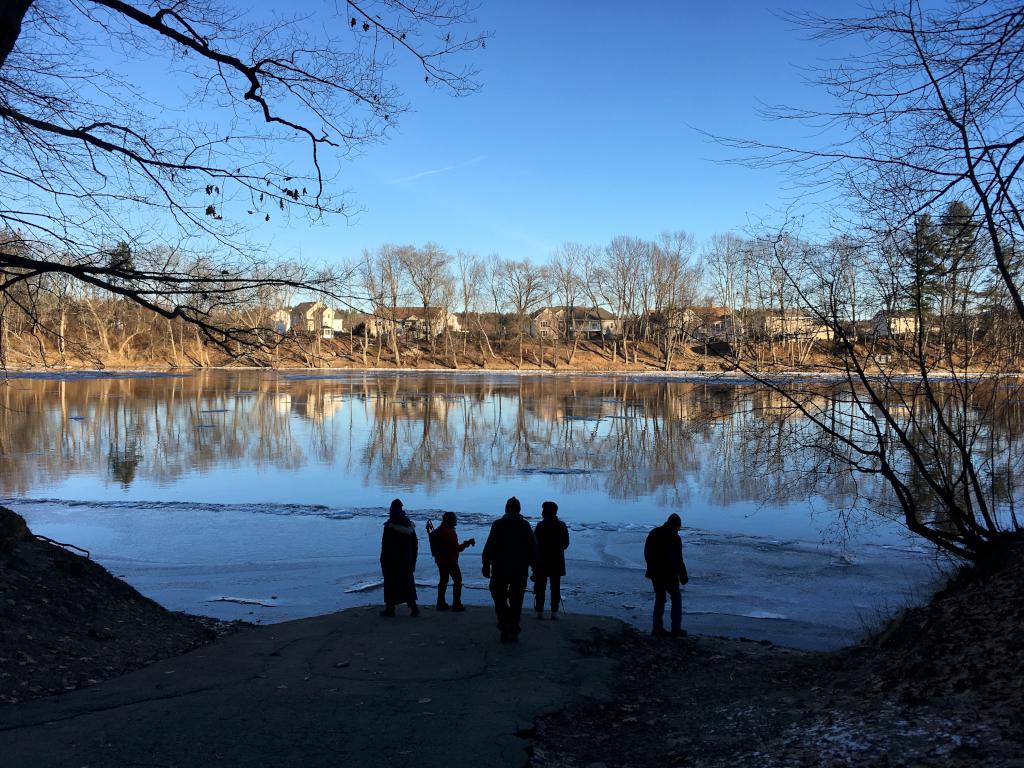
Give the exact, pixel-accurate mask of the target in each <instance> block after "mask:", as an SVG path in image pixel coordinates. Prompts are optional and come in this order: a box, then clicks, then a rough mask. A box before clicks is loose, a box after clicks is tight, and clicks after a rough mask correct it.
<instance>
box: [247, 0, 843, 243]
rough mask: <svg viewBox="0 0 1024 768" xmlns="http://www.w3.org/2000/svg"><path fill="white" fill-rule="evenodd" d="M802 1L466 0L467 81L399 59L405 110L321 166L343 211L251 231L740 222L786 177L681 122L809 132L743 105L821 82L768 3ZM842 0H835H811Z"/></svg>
mask: <svg viewBox="0 0 1024 768" xmlns="http://www.w3.org/2000/svg"><path fill="white" fill-rule="evenodd" d="M257 2H258V4H266V6H265V9H270V8H272V7H276V6H271V5H269V3H270V0H257ZM313 5H315V3H313ZM634 6H635V7H634ZM815 7H817V8H818V10H821V8H820V6H818V4H817V3H815V2H814V1H813V0H782V2H780V3H775V4H773V5H771V6H767V5H763V4H761V3H758V2H754V1H753V0H731V1H729V2H722V3H708V2H688V1H686V0H675V1H673V2H669V0H664V1H662V2H645V3H637V4H633V5H624V4H622V3H612V2H606V1H605V0H591V1H589V2H583V1H582V0H576V1H573V2H568V1H562V2H555V1H554V0H547V1H544V2H541V0H516V2H511V0H509V1H507V2H505V1H501V0H483V2H482V3H481V7H480V8H479V12H478V14H477V16H478V19H479V26H480V27H481V28H482V29H486V30H489V31H491V32H492V33H493V37H492V38H491V39H490V40H489V41H488V44H487V47H486V49H485V50H483V51H478V52H477V53H476V54H473V56H474V58H473V62H474V63H475V64H476V65H477V66H479V68H480V69H481V76H480V80H481V82H482V89H481V90H480V92H478V93H476V94H474V95H472V96H469V97H465V98H452V97H450V96H447V95H445V94H444V93H441V92H439V91H436V90H433V89H432V88H429V87H427V86H426V85H424V83H423V78H422V72H419V71H418V70H416V71H413V70H412V69H411V68H403V72H402V77H400V79H399V81H398V82H399V85H400V87H401V88H402V90H403V92H404V94H405V97H406V99H407V100H408V101H409V102H410V103H411V105H412V108H413V110H414V111H413V112H412V113H410V114H406V115H404V116H403V117H402V119H401V122H400V125H399V127H398V129H397V130H396V131H394V132H393V133H392V134H390V137H389V138H388V139H387V140H386V141H385V142H383V143H382V144H379V145H375V146H372V147H370V148H369V149H368V150H366V151H364V152H363V153H362V154H361V155H360V156H357V157H355V158H353V159H351V160H346V161H345V162H344V164H343V166H342V172H341V175H340V177H339V178H337V179H336V180H335V184H336V185H337V186H338V187H339V188H343V189H348V190H351V196H350V198H349V202H350V204H352V205H354V206H355V207H356V208H357V209H359V213H358V214H357V215H356V216H355V217H353V218H352V219H351V220H350V221H349V222H348V223H346V221H345V220H344V219H342V218H333V219H330V220H328V221H327V222H326V223H325V224H322V225H318V226H316V225H310V224H309V223H308V222H307V221H306V220H305V219H303V218H302V217H295V218H293V219H292V220H291V222H290V224H289V225H288V226H283V225H282V224H283V221H282V220H275V221H273V222H272V223H271V224H270V225H269V226H266V227H264V226H262V225H260V226H256V227H255V228H254V231H253V233H252V234H253V236H254V237H255V238H256V239H258V240H263V241H264V242H266V243H267V245H268V247H269V250H270V251H271V252H272V253H275V254H278V255H284V256H301V257H304V258H307V259H311V260H315V261H321V260H323V261H333V260H335V259H345V258H351V257H355V256H357V255H358V254H359V253H361V252H362V250H363V249H364V248H373V247H376V246H378V245H380V244H382V243H387V242H391V243H403V244H404V243H411V244H417V245H419V244H423V243H425V242H427V241H433V242H436V243H438V244H439V245H441V246H442V247H444V248H446V249H448V250H450V251H455V250H457V249H463V250H467V251H472V252H476V253H479V254H481V255H487V254H489V253H498V254H500V255H501V256H503V257H507V258H530V259H532V260H534V261H543V260H546V259H547V258H548V257H549V256H550V255H551V253H552V252H553V251H554V250H555V249H556V248H557V247H558V246H559V244H561V243H562V242H565V241H569V240H572V241H577V242H582V243H587V244H595V245H600V244H604V243H607V242H608V241H609V240H610V239H611V238H612V237H614V236H615V235H619V234H626V235H634V236H638V237H645V238H653V237H656V236H657V235H658V234H659V233H660V232H662V231H665V230H677V229H684V230H688V231H691V232H693V233H694V234H695V235H696V236H697V238H698V240H699V241H703V240H705V239H706V238H708V237H710V236H711V235H712V234H715V233H717V232H726V231H730V230H732V231H742V229H743V227H744V226H745V225H746V224H747V223H748V221H758V220H760V219H763V218H765V217H770V216H772V215H773V212H777V211H778V210H780V209H782V208H785V207H786V206H787V204H788V202H789V201H790V199H791V198H792V197H793V192H792V191H791V190H787V189H786V184H785V180H784V179H783V178H782V176H781V175H780V174H778V173H775V172H772V171H754V170H750V169H746V168H742V167H738V166H735V165H726V164H723V163H722V162H721V161H722V160H723V159H724V158H726V157H728V156H729V155H730V154H732V153H731V151H729V150H726V149H724V148H723V147H721V146H719V145H716V144H714V143H713V142H710V141H708V140H707V139H706V138H704V137H703V136H702V135H701V134H700V133H699V131H698V130H696V129H702V130H705V131H708V132H711V133H715V134H724V135H733V136H743V137H752V138H757V139H760V140H762V141H767V142H771V141H781V142H787V143H791V144H792V143H802V142H807V141H810V142H814V143H818V142H821V137H820V136H819V137H815V136H806V135H804V134H806V133H807V130H806V129H803V128H800V127H799V126H796V125H793V124H792V123H787V124H782V123H778V122H776V123H772V122H767V121H765V120H764V119H762V118H761V117H760V116H759V114H758V107H759V105H761V104H778V103H784V104H788V105H792V106H815V105H820V104H821V101H822V99H823V98H825V94H823V93H822V92H821V91H820V90H818V89H816V88H814V87H811V86H810V85H808V82H807V81H808V72H807V68H808V67H813V66H815V65H820V64H823V63H825V62H826V61H827V60H828V59H830V58H831V57H832V56H835V55H836V54H837V53H838V52H837V51H834V50H828V49H826V48H824V47H823V46H822V44H820V43H818V42H814V41H810V40H808V39H807V37H806V35H805V34H803V33H801V32H799V31H797V30H795V29H794V28H793V26H792V24H791V23H790V22H787V21H785V20H783V19H781V18H779V17H778V15H776V13H775V12H777V11H779V10H780V9H781V10H803V9H806V8H812V9H813V8H815ZM858 10H859V9H858V6H857V5H856V4H855V3H854V2H850V1H849V0H830V2H829V3H828V8H827V12H828V13H831V14H841V13H844V12H846V13H850V14H855V13H857V12H858ZM406 70H407V71H406Z"/></svg>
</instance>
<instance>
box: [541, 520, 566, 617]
mask: <svg viewBox="0 0 1024 768" xmlns="http://www.w3.org/2000/svg"><path fill="white" fill-rule="evenodd" d="M540 509H541V513H540V514H541V521H540V522H539V523H537V527H536V528H534V529H533V535H534V537H535V538H536V539H537V556H538V559H537V566H536V567H535V568H534V569H533V608H534V610H535V611H536V612H537V618H538V619H541V618H543V617H544V592H545V590H546V587H547V585H548V583H550V584H551V618H552V619H554V618H557V617H558V604H559V603H560V602H561V600H562V577H563V576H565V550H567V549H568V548H569V528H568V527H567V526H566V524H565V523H563V522H562V521H561V520H559V519H558V505H557V504H556V503H555V502H553V501H545V502H544V503H543V504H541V505H540Z"/></svg>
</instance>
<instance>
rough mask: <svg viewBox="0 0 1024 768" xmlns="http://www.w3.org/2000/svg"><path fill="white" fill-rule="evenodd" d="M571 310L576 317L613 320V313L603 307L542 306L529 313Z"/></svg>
mask: <svg viewBox="0 0 1024 768" xmlns="http://www.w3.org/2000/svg"><path fill="white" fill-rule="evenodd" d="M570 311H571V312H572V313H573V314H574V315H575V316H576V317H577V318H580V319H585V320H614V319H615V315H613V314H612V313H611V312H609V311H608V310H607V309H605V308H604V307H566V306H559V307H542V308H541V309H538V310H536V311H534V312H531V313H530V317H539V316H540V315H543V314H544V313H545V312H547V313H550V314H558V313H560V312H562V313H564V312H570Z"/></svg>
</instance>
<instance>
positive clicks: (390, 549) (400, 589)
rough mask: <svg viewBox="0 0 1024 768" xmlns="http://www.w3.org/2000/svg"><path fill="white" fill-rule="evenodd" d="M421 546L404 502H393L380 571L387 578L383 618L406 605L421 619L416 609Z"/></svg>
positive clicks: (383, 538)
mask: <svg viewBox="0 0 1024 768" xmlns="http://www.w3.org/2000/svg"><path fill="white" fill-rule="evenodd" d="M418 550H419V542H418V541H417V539H416V528H415V526H414V525H413V523H412V520H410V519H409V517H408V516H407V515H406V514H405V510H404V509H403V507H402V500H401V499H395V500H394V501H392V502H391V509H390V512H389V514H388V520H387V522H386V523H384V532H383V534H381V539H380V569H381V573H383V575H384V610H383V611H381V612H380V615H381V616H394V615H395V606H396V605H401V604H402V603H407V604H408V605H409V614H410V615H411V616H419V615H420V609H419V607H418V606H417V605H416V556H417V553H418Z"/></svg>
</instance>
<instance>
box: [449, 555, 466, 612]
mask: <svg viewBox="0 0 1024 768" xmlns="http://www.w3.org/2000/svg"><path fill="white" fill-rule="evenodd" d="M450 570H451V574H452V610H453V611H464V610H466V607H465V606H464V605H463V604H462V569H461V568H460V567H459V564H458V563H456V564H455V565H453V566H452V567H451V569H450Z"/></svg>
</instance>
